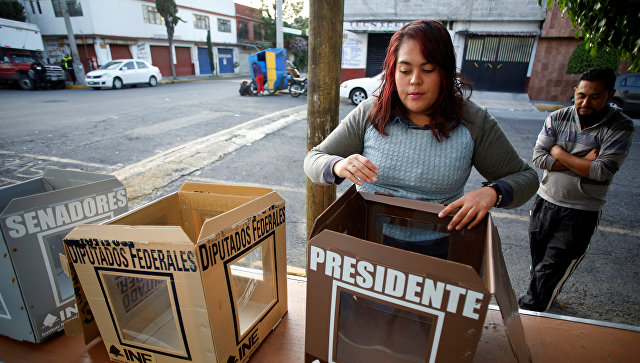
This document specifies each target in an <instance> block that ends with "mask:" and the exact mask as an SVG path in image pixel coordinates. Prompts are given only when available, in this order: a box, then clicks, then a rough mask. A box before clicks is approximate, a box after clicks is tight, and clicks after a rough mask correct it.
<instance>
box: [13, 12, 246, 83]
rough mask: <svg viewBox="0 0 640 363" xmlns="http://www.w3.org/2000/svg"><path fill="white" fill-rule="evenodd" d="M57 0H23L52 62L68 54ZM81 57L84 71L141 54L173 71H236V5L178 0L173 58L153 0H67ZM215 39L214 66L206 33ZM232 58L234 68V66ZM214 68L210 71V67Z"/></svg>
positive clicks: (197, 72) (141, 57) (29, 18)
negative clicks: (177, 21)
mask: <svg viewBox="0 0 640 363" xmlns="http://www.w3.org/2000/svg"><path fill="white" fill-rule="evenodd" d="M60 1H65V0H22V2H23V5H24V7H25V12H26V15H27V19H28V21H29V22H31V23H35V24H37V25H38V26H39V27H40V30H41V32H42V36H43V39H44V42H45V48H46V57H47V58H49V61H50V62H54V61H56V60H60V59H61V58H62V57H63V56H64V55H65V54H71V52H70V48H69V44H68V37H67V29H66V26H65V22H64V18H63V15H62V9H61V7H60ZM66 3H67V6H68V8H69V13H70V15H71V17H70V20H71V26H72V28H73V32H74V36H75V40H76V43H77V44H76V45H77V48H78V53H79V56H80V61H81V62H82V65H83V67H84V70H85V72H88V71H90V70H92V69H95V67H97V66H100V65H102V64H105V63H106V62H108V61H110V60H112V59H119V58H137V59H144V60H147V61H149V62H150V63H152V64H153V65H155V66H157V67H158V68H160V70H161V72H162V74H163V75H164V76H165V77H166V76H170V75H171V62H173V63H174V65H175V69H176V75H178V76H180V75H193V74H211V73H215V74H222V73H235V72H237V63H236V62H237V60H238V57H239V44H238V43H237V33H236V29H237V27H236V18H235V6H234V3H233V0H176V3H177V5H178V16H179V17H180V18H181V19H182V20H183V21H181V22H179V23H178V24H177V25H176V27H175V34H174V37H173V48H174V52H173V53H174V58H173V59H170V53H169V46H168V45H169V44H168V38H167V30H166V27H165V25H164V19H163V18H162V16H161V15H160V13H159V12H158V11H157V9H156V7H155V1H153V0H109V1H105V0H66ZM209 31H210V32H211V41H212V43H213V67H211V62H210V59H209V56H208V51H207V33H208V32H209ZM234 63H235V65H236V67H234ZM212 68H213V70H212Z"/></svg>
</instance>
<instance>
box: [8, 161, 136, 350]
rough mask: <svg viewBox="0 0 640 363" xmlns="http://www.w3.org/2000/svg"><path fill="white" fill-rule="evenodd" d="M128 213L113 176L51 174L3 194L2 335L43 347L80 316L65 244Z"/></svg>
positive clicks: (124, 195) (124, 196) (122, 192)
mask: <svg viewBox="0 0 640 363" xmlns="http://www.w3.org/2000/svg"><path fill="white" fill-rule="evenodd" d="M127 210H128V204H127V193H126V189H125V187H124V185H122V183H120V182H119V181H118V179H116V178H115V177H114V176H111V175H105V174H96V173H86V172H79V171H71V170H60V169H51V168H49V169H47V170H46V171H45V172H44V174H43V175H42V177H40V178H35V179H31V180H28V181H25V182H22V183H18V184H15V185H11V186H7V187H4V188H0V227H1V228H2V233H1V234H0V334H3V335H6V336H9V337H11V338H14V339H18V340H26V341H31V342H40V341H42V340H43V339H44V338H45V337H47V336H49V335H51V334H53V333H55V332H57V331H59V330H61V329H62V323H63V322H64V321H65V320H67V319H69V318H71V317H74V316H76V315H77V308H76V304H75V300H74V298H73V288H72V282H71V279H70V278H69V277H68V276H67V275H66V274H64V273H63V271H62V266H61V264H60V259H59V258H58V254H59V253H60V252H64V247H63V243H62V238H63V237H64V236H65V235H66V234H67V233H68V232H69V231H70V230H71V229H72V228H73V227H74V226H76V225H77V224H79V223H99V222H102V221H105V220H107V219H110V218H113V217H114V216H117V215H119V214H122V213H124V212H126V211H127Z"/></svg>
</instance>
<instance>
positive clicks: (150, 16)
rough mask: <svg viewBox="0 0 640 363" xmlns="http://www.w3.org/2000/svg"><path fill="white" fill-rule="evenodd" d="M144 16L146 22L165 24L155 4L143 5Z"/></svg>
mask: <svg viewBox="0 0 640 363" xmlns="http://www.w3.org/2000/svg"><path fill="white" fill-rule="evenodd" d="M142 17H143V18H144V22H145V23H148V24H160V25H164V18H163V17H162V15H160V13H159V12H158V9H156V8H155V6H149V5H142Z"/></svg>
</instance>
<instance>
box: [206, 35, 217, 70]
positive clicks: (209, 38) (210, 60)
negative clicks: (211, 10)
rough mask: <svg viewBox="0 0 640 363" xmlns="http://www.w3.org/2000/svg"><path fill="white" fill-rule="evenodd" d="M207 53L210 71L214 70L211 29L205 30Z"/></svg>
mask: <svg viewBox="0 0 640 363" xmlns="http://www.w3.org/2000/svg"><path fill="white" fill-rule="evenodd" d="M207 55H209V65H210V66H211V72H212V73H213V72H215V70H216V66H215V62H214V61H213V44H211V29H208V30H207Z"/></svg>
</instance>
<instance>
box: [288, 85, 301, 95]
mask: <svg viewBox="0 0 640 363" xmlns="http://www.w3.org/2000/svg"><path fill="white" fill-rule="evenodd" d="M289 94H290V95H291V97H300V95H301V94H302V87H300V83H291V84H290V85H289Z"/></svg>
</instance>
